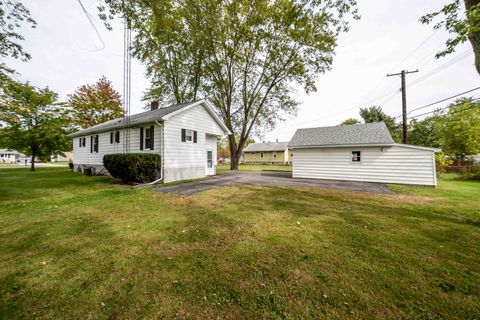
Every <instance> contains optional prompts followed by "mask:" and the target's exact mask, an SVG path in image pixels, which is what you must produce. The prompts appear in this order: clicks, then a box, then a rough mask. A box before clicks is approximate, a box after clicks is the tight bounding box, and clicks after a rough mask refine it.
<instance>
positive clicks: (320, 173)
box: [288, 122, 440, 186]
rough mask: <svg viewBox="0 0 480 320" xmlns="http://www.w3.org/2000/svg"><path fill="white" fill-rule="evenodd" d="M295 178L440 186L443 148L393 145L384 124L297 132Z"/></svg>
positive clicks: (308, 129) (294, 137)
mask: <svg viewBox="0 0 480 320" xmlns="http://www.w3.org/2000/svg"><path fill="white" fill-rule="evenodd" d="M288 147H289V148H291V149H293V152H294V155H293V177H294V178H314V179H334V180H351V181H367V182H383V183H400V184H415V185H428V186H436V185H437V177H436V171H435V152H439V151H440V150H439V149H433V148H426V147H420V146H414V145H405V144H398V143H395V142H394V141H393V139H392V137H391V135H390V133H389V131H388V129H387V127H386V125H385V124H384V123H383V122H377V123H367V124H356V125H340V126H334V127H320V128H307V129H298V130H297V131H296V132H295V135H294V136H293V138H292V140H291V141H290V143H289V144H288Z"/></svg>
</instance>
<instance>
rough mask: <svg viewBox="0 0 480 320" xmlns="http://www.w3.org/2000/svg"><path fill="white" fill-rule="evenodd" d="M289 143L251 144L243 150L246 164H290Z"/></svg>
mask: <svg viewBox="0 0 480 320" xmlns="http://www.w3.org/2000/svg"><path fill="white" fill-rule="evenodd" d="M287 145H288V141H287V142H267V143H251V144H249V145H248V146H247V147H246V148H245V149H243V162H244V163H246V164H282V165H286V164H290V163H291V159H292V158H291V153H290V151H291V150H289V149H288V147H287Z"/></svg>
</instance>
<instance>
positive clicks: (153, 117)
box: [70, 100, 229, 182]
mask: <svg viewBox="0 0 480 320" xmlns="http://www.w3.org/2000/svg"><path fill="white" fill-rule="evenodd" d="M157 106H158V103H157V104H155V103H152V110H150V111H147V112H143V113H139V114H135V115H131V116H130V117H129V118H128V120H126V119H125V118H119V119H114V120H110V121H107V122H104V123H102V124H99V125H96V126H93V127H90V128H87V129H84V130H81V131H78V132H75V133H73V134H71V135H70V137H72V138H73V163H74V168H75V169H76V170H84V169H85V168H94V169H95V171H96V173H97V174H98V173H100V172H106V170H105V168H104V167H103V156H104V155H106V154H112V153H125V152H129V153H138V152H140V153H158V154H160V156H161V166H162V172H161V175H162V177H163V182H171V181H177V180H185V179H195V178H201V177H205V176H207V175H214V174H215V165H216V160H217V137H219V136H223V135H226V134H229V131H228V129H227V128H226V127H225V125H224V124H223V122H222V121H221V120H220V119H219V118H218V116H217V115H216V114H215V113H214V111H213V110H212V108H211V107H210V106H209V104H208V103H207V102H206V101H205V100H199V101H194V102H190V103H181V104H175V105H171V106H168V107H165V108H159V109H157ZM127 124H128V125H127ZM127 127H129V129H127Z"/></svg>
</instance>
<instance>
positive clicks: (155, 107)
mask: <svg viewBox="0 0 480 320" xmlns="http://www.w3.org/2000/svg"><path fill="white" fill-rule="evenodd" d="M150 110H151V111H153V110H158V100H153V101H152V102H150Z"/></svg>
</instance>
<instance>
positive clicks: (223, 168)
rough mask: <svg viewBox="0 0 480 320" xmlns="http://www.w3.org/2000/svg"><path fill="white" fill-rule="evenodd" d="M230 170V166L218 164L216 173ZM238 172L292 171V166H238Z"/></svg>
mask: <svg viewBox="0 0 480 320" xmlns="http://www.w3.org/2000/svg"><path fill="white" fill-rule="evenodd" d="M226 170H230V164H218V165H217V171H220V172H221V171H226ZM238 170H240V171H292V166H279V165H270V164H257V165H253V164H240V165H239V166H238Z"/></svg>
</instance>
